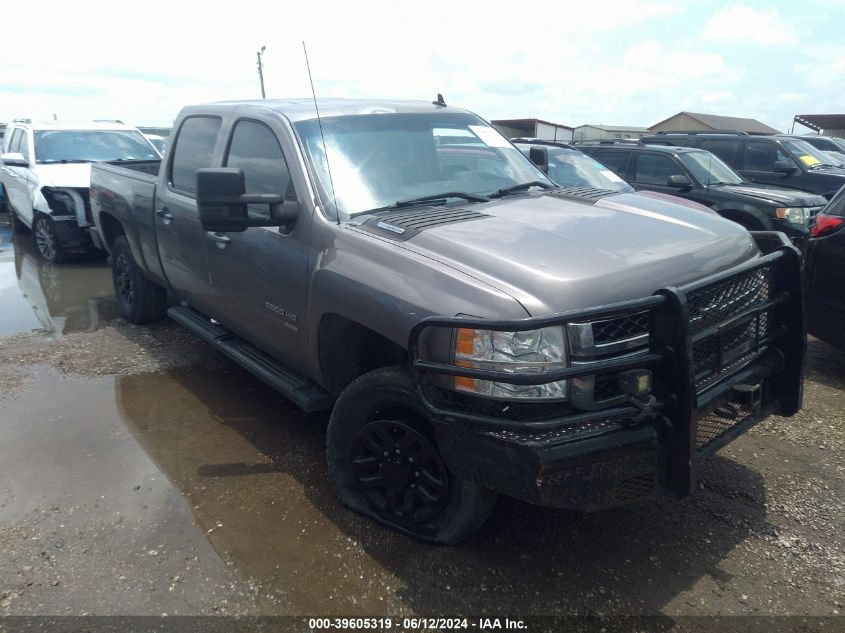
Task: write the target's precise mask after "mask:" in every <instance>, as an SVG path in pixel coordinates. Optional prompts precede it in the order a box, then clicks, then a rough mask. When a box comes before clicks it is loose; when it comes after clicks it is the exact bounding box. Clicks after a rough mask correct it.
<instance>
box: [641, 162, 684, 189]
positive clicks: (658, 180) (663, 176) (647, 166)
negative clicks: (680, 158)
mask: <svg viewBox="0 0 845 633" xmlns="http://www.w3.org/2000/svg"><path fill="white" fill-rule="evenodd" d="M685 175H686V174H684V170H683V169H682V168H681V166H680V165H678V164H677V163H676V162H675V161H674V160H672V159H671V158H669V157H668V156H659V155H657V154H640V155H639V156H637V168H636V171H635V172H634V182H636V183H642V184H644V185H658V186H660V187H665V186H667V185H668V184H669V177H670V176H685Z"/></svg>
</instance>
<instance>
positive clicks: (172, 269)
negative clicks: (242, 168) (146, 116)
mask: <svg viewBox="0 0 845 633" xmlns="http://www.w3.org/2000/svg"><path fill="white" fill-rule="evenodd" d="M221 125H222V120H221V119H220V117H212V116H192V117H188V118H186V119H185V120H184V121H183V122H182V125H181V126H180V127H179V130H178V131H177V133H176V140H175V141H174V145H173V147H172V148H171V149H170V152H171V159H170V162H169V163H168V166H167V169H168V170H169V173H168V177H167V179H166V180H167V183H166V184H165V185H161V184H160V185H159V187H158V190H157V191H156V200H155V217H154V219H153V221H154V222H155V227H156V239H157V240H158V248H159V254H160V256H161V264H162V267H163V268H164V274H165V276H166V277H167V280H168V281H169V282H170V285H171V286H173V289H174V290H175V292H176V296H177V297H178V298H179V299H181V300H183V301H186V302H187V303H188V304H189V305H191V306H192V307H194V308H197V309H198V310H200V311H203V312H207V311H208V309H209V307H210V298H209V295H210V292H211V284H210V280H209V271H208V261H207V259H206V253H207V250H206V246H207V241H208V239H207V237H206V233H205V231H203V230H202V227H201V226H200V221H199V213H198V211H197V201H196V186H197V183H196V171H197V169H201V168H203V167H211V165H212V161H213V157H214V147H215V145H216V143H217V137H218V134H219V131H220V127H221Z"/></svg>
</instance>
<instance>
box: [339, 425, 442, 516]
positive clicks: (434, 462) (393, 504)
mask: <svg viewBox="0 0 845 633" xmlns="http://www.w3.org/2000/svg"><path fill="white" fill-rule="evenodd" d="M350 459H351V463H352V468H353V470H354V472H355V480H356V483H357V485H358V486H360V488H361V490H363V491H364V494H365V495H366V497H367V498H368V499H369V501H370V503H371V504H372V505H373V506H374V507H375V509H376V511H377V512H378V513H379V514H381V515H383V516H385V517H386V518H390V519H392V520H393V521H396V522H400V523H410V524H415V525H422V524H425V523H426V522H427V521H429V520H431V519H432V518H434V517H435V516H437V515H438V514H439V513H440V512H441V511H442V510H443V508H444V507H445V506H446V502H447V501H448V499H449V475H448V472H447V470H446V465H445V464H444V463H443V460H442V459H441V458H440V455H439V453H438V452H437V449H436V448H435V447H434V446H433V445H432V443H431V442H430V441H429V440H428V438H426V437H425V436H424V435H422V434H421V433H419V432H418V431H417V430H415V429H414V428H412V427H411V426H409V425H408V424H406V423H404V422H402V421H399V420H380V419H379V420H374V421H373V422H370V423H369V424H367V425H366V426H364V427H363V428H361V429H360V430H359V431H358V432H357V433H356V434H355V436H354V438H353V441H352V445H351V455H350Z"/></svg>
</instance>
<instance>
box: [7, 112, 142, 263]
mask: <svg viewBox="0 0 845 633" xmlns="http://www.w3.org/2000/svg"><path fill="white" fill-rule="evenodd" d="M158 157H159V156H158V153H157V152H156V151H155V148H154V147H153V146H152V145H150V143H149V142H148V141H147V140H146V139H145V138H144V136H143V135H142V134H141V133H140V132H139V131H138V130H137V129H135V128H133V127H131V126H128V125H123V124H122V123H117V122H93V123H80V124H74V123H55V122H50V123H32V122H30V121H29V120H28V119H17V120H15V121H14V122H13V123H12V124H10V125H9V127H8V128H7V130H6V136H5V138H4V146H3V153H2V155H0V162H2V166H1V167H0V181H2V183H3V188H4V189H5V191H6V195H7V196H8V203H7V207H8V209H9V219H10V221H11V223H12V226H13V228H14V229H15V230H16V231H17V232H22V231H25V230H27V229H30V228H31V229H33V234H34V239H35V244H36V247H37V248H38V252H39V253H40V255H41V256H42V257H43V258H44V259H46V260H47V261H51V262H61V261H65V260H67V259H70V258H71V257H73V256H74V255H75V254H79V253H83V252H85V251H86V250H89V249H91V248H96V247H98V246H99V244H98V243H97V242H96V237H97V234H96V231H94V230H89V229H93V228H94V225H93V221H92V218H91V211H90V207H89V203H88V186H89V182H90V163H92V162H95V161H100V160H137V159H157V158H158Z"/></svg>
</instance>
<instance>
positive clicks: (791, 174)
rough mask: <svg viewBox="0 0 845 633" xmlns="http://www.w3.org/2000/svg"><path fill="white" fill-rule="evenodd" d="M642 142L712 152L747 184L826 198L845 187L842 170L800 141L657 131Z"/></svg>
mask: <svg viewBox="0 0 845 633" xmlns="http://www.w3.org/2000/svg"><path fill="white" fill-rule="evenodd" d="M642 141H643V142H644V143H649V144H653V145H676V146H680V147H698V148H700V149H705V150H707V151H709V152H713V153H714V154H716V156H718V157H719V158H721V159H722V160H723V161H725V163H727V164H728V165H730V166H731V167H733V168H734V169H735V170H736V171H737V172H739V173H740V174H741V175H742V177H743V178H745V179H746V180H748V181H750V182H758V183H763V184H769V185H776V186H778V187H789V188H791V189H800V190H801V191H810V192H812V193H817V194H820V195H823V196H824V197H825V198H827V199H830V198H832V197H833V194H835V193H836V192H837V191H839V188H840V187H842V185H845V169H840V168H837V167H836V166H835V165H834V164H833V163H832V162H831V160H830V158H829V157H828V156H826V155H825V154H824V153H823V152H820V151H819V150H818V149H816V148H815V147H813V146H812V145H810V144H809V143H807V141H806V140H805V139H803V138H799V137H794V136H789V135H786V134H775V135H772V136H760V135H751V134H746V133H745V132H736V133H733V132H719V133H715V132H658V133H656V134H654V135H652V136H644V137H643V138H642Z"/></svg>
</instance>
